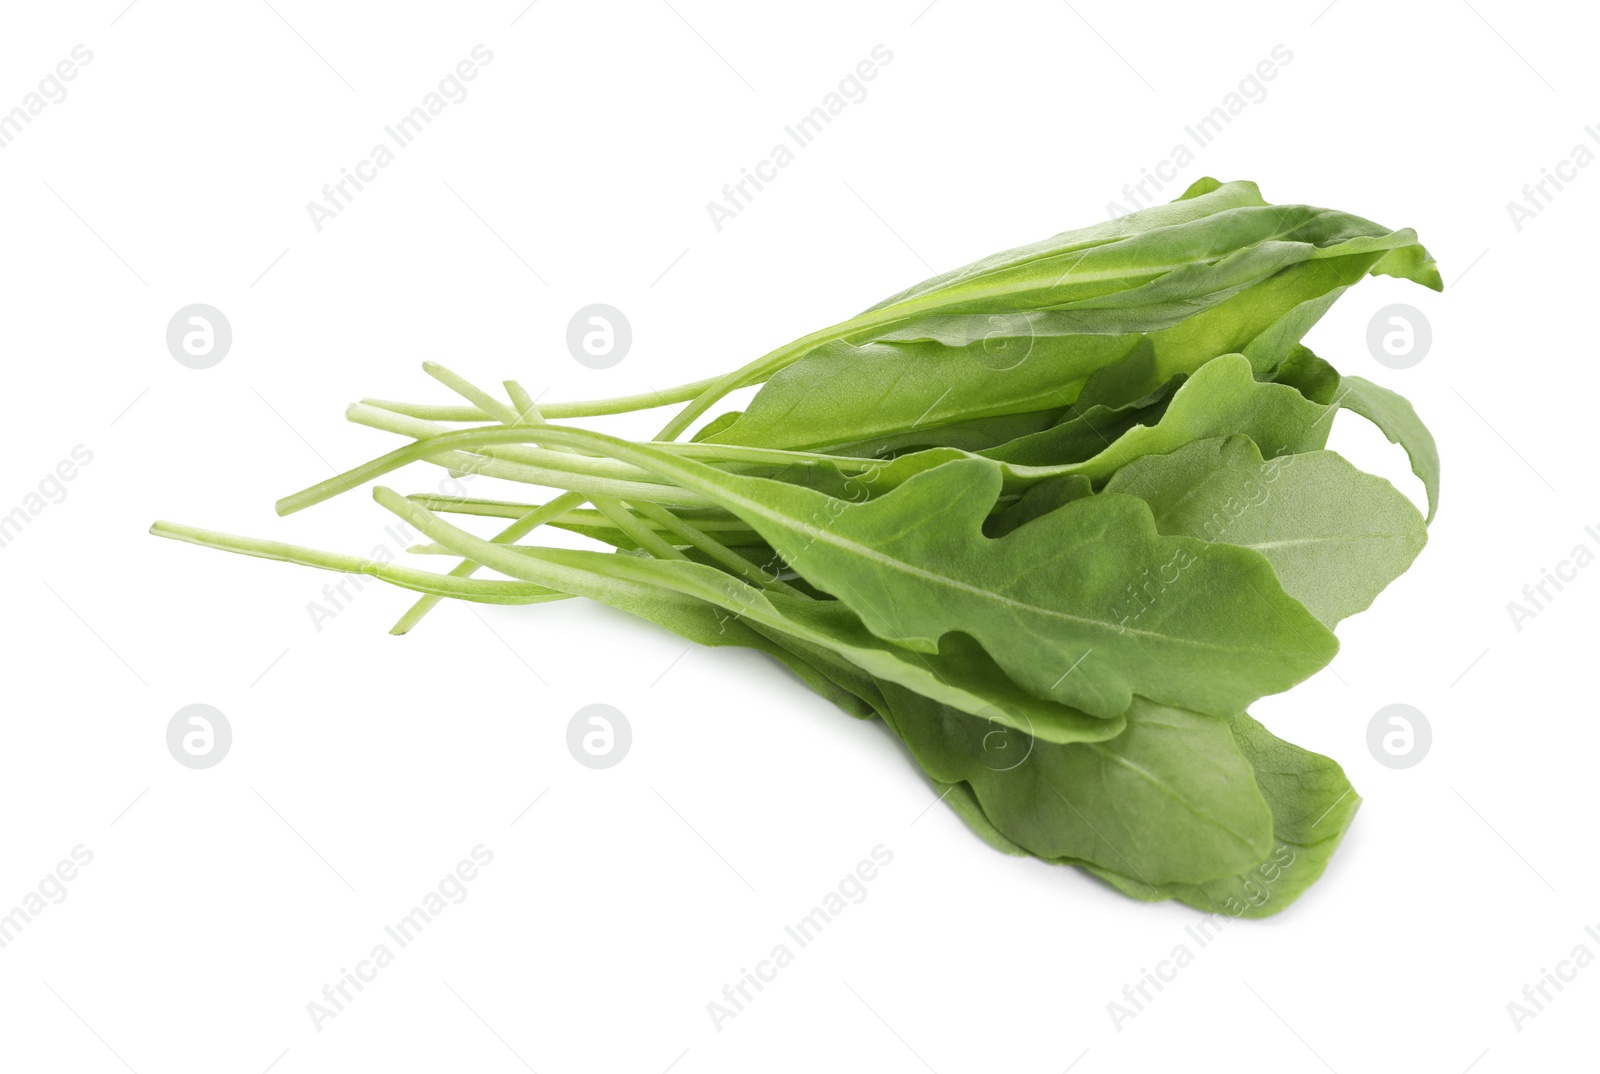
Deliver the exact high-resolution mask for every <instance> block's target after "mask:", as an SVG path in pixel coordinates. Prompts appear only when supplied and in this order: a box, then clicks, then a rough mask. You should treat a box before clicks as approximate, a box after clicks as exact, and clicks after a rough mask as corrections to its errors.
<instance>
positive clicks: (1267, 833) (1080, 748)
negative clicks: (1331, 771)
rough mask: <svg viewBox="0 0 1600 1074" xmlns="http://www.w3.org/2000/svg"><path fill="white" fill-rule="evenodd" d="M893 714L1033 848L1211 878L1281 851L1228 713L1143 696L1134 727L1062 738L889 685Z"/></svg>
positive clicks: (941, 766) (914, 742)
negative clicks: (1045, 738)
mask: <svg viewBox="0 0 1600 1074" xmlns="http://www.w3.org/2000/svg"><path fill="white" fill-rule="evenodd" d="M884 699H885V701H886V702H887V705H888V707H887V709H886V710H885V711H884V713H883V715H884V717H885V719H886V720H887V721H888V722H889V723H890V725H891V727H893V729H894V731H895V732H896V733H897V734H898V735H900V737H901V738H902V739H903V740H904V741H905V743H906V744H907V745H908V746H909V747H910V748H911V751H912V753H913V754H914V755H915V756H916V758H917V761H918V763H919V764H921V765H922V767H923V768H924V769H926V770H927V772H928V774H929V775H930V776H932V777H933V779H935V780H936V781H938V782H940V783H943V784H949V783H966V784H968V785H969V786H970V787H971V788H972V792H973V796H974V797H975V798H976V800H977V802H978V803H979V804H980V806H981V807H982V811H983V816H984V817H985V818H987V820H988V822H989V824H990V825H991V826H992V828H993V830H994V831H995V832H997V833H998V834H1000V835H1001V836H1002V837H1003V838H1004V839H1005V840H1007V841H1009V842H1011V843H1014V844H1015V845H1016V846H1018V847H1021V848H1023V849H1025V850H1026V851H1027V852H1028V853H1030V854H1034V855H1036V856H1038V857H1042V858H1046V859H1055V858H1072V859H1076V860H1078V861H1084V862H1092V863H1095V864H1098V865H1100V866H1102V867H1105V868H1109V869H1116V870H1121V871H1123V872H1126V873H1127V874H1129V875H1131V876H1135V877H1142V878H1144V880H1145V882H1146V883H1148V884H1150V885H1158V884H1170V883H1174V882H1187V883H1201V882H1204V881H1207V880H1215V879H1220V878H1223V877H1228V876H1232V875H1233V874H1235V873H1238V872H1241V871H1243V870H1245V869H1248V868H1250V867H1252V866H1254V865H1255V864H1256V863H1257V862H1259V861H1261V860H1262V859H1263V858H1264V857H1266V856H1267V854H1268V853H1270V851H1271V849H1272V823H1273V819H1272V812H1271V810H1270V809H1269V808H1268V807H1267V803H1266V801H1265V800H1264V799H1263V798H1262V796H1261V793H1260V792H1259V791H1258V790H1257V789H1256V784H1255V780H1254V775H1253V773H1252V770H1251V767H1250V764H1249V762H1248V761H1246V760H1245V758H1244V756H1243V755H1242V754H1241V753H1240V752H1239V748H1238V746H1236V745H1235V743H1234V739H1233V736H1232V735H1231V734H1230V733H1229V730H1228V725H1227V723H1226V722H1224V721H1221V720H1215V719H1211V718H1208V717H1204V716H1200V715H1197V714H1195V713H1191V712H1185V711H1183V710H1181V709H1172V708H1166V707H1163V706H1160V705H1155V704H1152V703H1150V702H1147V701H1145V700H1143V699H1138V700H1135V701H1134V703H1133V705H1132V706H1131V707H1130V708H1129V710H1128V715H1127V729H1126V730H1124V731H1123V732H1122V734H1120V735H1118V736H1117V737H1116V738H1113V739H1109V740H1106V741H1104V742H1096V743H1092V744H1090V743H1079V744H1072V745H1054V744H1051V743H1046V742H1040V741H1038V740H1036V739H1030V738H1029V737H1028V736H1027V735H1024V734H1020V733H1017V732H1012V731H1004V730H997V729H996V728H995V727H994V726H993V725H990V724H986V723H985V722H984V721H983V720H978V719H974V718H973V717H971V716H968V715H966V714H964V713H960V712H955V711H953V710H951V709H949V708H947V707H944V706H940V705H937V704H934V703H932V702H930V701H928V700H927V699H926V698H923V697H921V696H919V695H917V694H914V693H910V692H908V691H905V690H903V689H900V688H899V687H895V686H885V688H884Z"/></svg>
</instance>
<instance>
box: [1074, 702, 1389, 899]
mask: <svg viewBox="0 0 1600 1074" xmlns="http://www.w3.org/2000/svg"><path fill="white" fill-rule="evenodd" d="M1230 727H1231V729H1232V731H1233V737H1234V741H1235V742H1236V743H1237V744H1238V746H1239V750H1240V752H1241V753H1242V754H1243V756H1244V757H1245V758H1246V759H1247V760H1248V761H1249V762H1250V765H1251V768H1252V769H1253V771H1254V773H1255V781H1256V785H1257V786H1258V787H1259V788H1260V790H1261V793H1262V795H1263V796H1264V797H1265V799H1266V802H1267V805H1268V807H1269V808H1270V809H1271V811H1272V849H1271V851H1270V852H1269V853H1267V854H1266V855H1264V856H1263V857H1262V859H1261V860H1260V861H1259V862H1257V863H1255V864H1253V865H1252V866H1250V867H1247V868H1245V869H1242V870H1240V871H1239V872H1238V873H1237V874H1236V875H1234V876H1229V877H1225V878H1221V879H1215V880H1210V881H1206V882H1203V883H1199V884H1194V883H1163V882H1161V881H1155V880H1154V878H1145V879H1140V878H1138V877H1136V876H1131V875H1128V873H1127V872H1121V871H1118V870H1117V868H1116V867H1114V866H1113V867H1109V868H1108V867H1105V866H1102V865H1100V864H1098V863H1096V862H1089V861H1084V862H1081V863H1076V864H1082V865H1083V866H1084V867H1085V868H1087V869H1088V870H1089V871H1090V872H1093V873H1095V874H1096V875H1097V876H1099V877H1101V878H1102V879H1103V880H1106V881H1107V882H1108V883H1111V884H1113V885H1114V886H1116V887H1117V888H1118V889H1119V890H1121V891H1122V892H1123V893H1124V894H1127V895H1132V896H1133V897H1134V898H1138V899H1145V900H1154V899H1178V900H1179V901H1181V902H1185V903H1188V904H1189V905H1190V906H1194V907H1198V908H1199V909H1202V910H1207V911H1210V912H1212V913H1215V914H1226V915H1228V916H1229V917H1243V918H1261V917H1270V916H1271V915H1273V914H1276V913H1279V912H1280V911H1282V910H1283V909H1285V908H1286V907H1288V906H1289V905H1290V904H1291V903H1292V902H1294V901H1295V900H1296V899H1297V898H1299V897H1300V896H1301V895H1302V894H1304V893H1305V891H1306V890H1307V889H1308V888H1309V887H1310V886H1311V885H1312V884H1314V883H1315V882H1316V881H1317V879H1318V878H1319V877H1321V876H1322V874H1323V872H1324V871H1325V870H1326V869H1327V867H1328V862H1329V860H1330V859H1331V858H1332V857H1333V852H1334V851H1335V850H1336V849H1338V846H1339V842H1340V840H1342V839H1343V838H1344V833H1345V832H1346V831H1347V830H1348V829H1349V827H1350V822H1351V821H1352V820H1353V819H1354V818H1355V815H1356V810H1357V809H1358V808H1360V805H1361V796H1360V795H1358V794H1356V792H1355V788H1353V787H1351V786H1350V781H1349V780H1348V779H1347V778H1345V774H1344V770H1343V769H1342V768H1340V767H1339V765H1338V764H1337V763H1335V762H1334V761H1331V760H1329V759H1328V758H1326V757H1323V756H1321V755H1320V754H1316V753H1312V752H1311V751H1310V750H1304V749H1301V748H1300V747H1299V746H1295V745H1293V744H1292V743H1288V742H1285V741H1283V740H1282V739H1280V738H1278V737H1277V736H1275V735H1273V734H1272V733H1271V732H1270V731H1268V730H1267V729H1266V728H1265V727H1262V726H1261V725H1260V724H1259V723H1257V722H1256V721H1255V720H1253V719H1251V718H1250V717H1249V716H1238V717H1236V718H1235V719H1234V720H1232V721H1231V723H1230ZM1152 881H1153V882H1152Z"/></svg>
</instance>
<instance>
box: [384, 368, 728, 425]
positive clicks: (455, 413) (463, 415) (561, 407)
mask: <svg viewBox="0 0 1600 1074" xmlns="http://www.w3.org/2000/svg"><path fill="white" fill-rule="evenodd" d="M719 379H721V378H719V377H707V378H706V379H705V380H697V381H693V382H691V383H689V384H680V385H678V386H677V387H674V388H667V389H664V390H662V391H653V390H652V391H648V392H640V393H639V394H637V395H619V396H615V397H613V398H611V399H591V400H587V401H584V402H575V403H546V404H545V405H544V406H543V407H541V408H540V409H541V410H542V411H543V413H544V416H545V417H546V418H555V419H557V420H560V419H563V418H598V417H604V416H606V415H609V414H631V413H633V412H635V411H639V410H654V409H655V408H657V407H663V406H670V405H672V404H673V403H686V402H688V401H689V400H691V399H693V398H695V397H696V396H698V395H699V394H700V393H701V392H703V391H705V390H706V389H707V388H709V387H711V386H712V385H714V384H715V383H716V382H717V381H718V380H719ZM361 401H362V402H363V403H365V404H367V405H368V406H373V407H378V408H380V409H383V410H389V411H393V412H394V413H396V414H404V415H406V416H407V417H412V418H424V419H427V420H429V421H472V422H480V421H488V420H491V416H490V415H489V414H487V413H485V412H484V411H482V410H480V409H478V408H477V407H475V406H435V405H431V404H428V403H401V402H396V401H394V400H390V399H363V400H361Z"/></svg>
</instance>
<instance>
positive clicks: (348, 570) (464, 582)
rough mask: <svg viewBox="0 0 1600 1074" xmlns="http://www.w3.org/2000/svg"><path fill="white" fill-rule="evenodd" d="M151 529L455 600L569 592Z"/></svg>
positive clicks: (169, 527) (533, 600)
mask: <svg viewBox="0 0 1600 1074" xmlns="http://www.w3.org/2000/svg"><path fill="white" fill-rule="evenodd" d="M150 532H151V533H152V534H154V535H155V536H157V537H166V538H169V539H171V540H174V541H183V542H185V543H187V544H197V545H201V546H202V547H205V548H216V549H219V550H221V551H224V552H237V553H239V554H241V555H246V556H255V557H256V558H258V559H275V560H279V561H281V562H284V563H298V564H300V565H302V566H306V567H317V568H320V569H321V570H326V571H336V572H338V573H340V574H366V575H371V576H372V577H374V578H377V579H380V580H381V581H385V582H388V583H389V584H390V585H396V586H399V587H400V588H402V589H410V590H413V591H415V592H418V593H426V594H428V595H429V596H430V597H431V598H432V599H434V600H438V599H440V598H443V597H454V598H456V599H458V600H469V601H473V602H476V603H479V604H539V603H543V602H545V601H550V600H561V599H563V598H565V597H567V596H569V595H570V594H568V593H566V592H564V591H561V590H557V589H552V588H550V587H548V586H541V585H537V584H532V583H529V582H525V581H515V582H508V581H500V580H495V579H483V578H475V579H471V580H469V579H467V578H465V577H463V576H459V575H446V574H434V573H433V572H431V571H420V570H417V569H416V568H414V567H405V566H401V565H399V564H394V563H379V562H377V561H376V560H371V559H364V558H362V557H360V556H350V555H344V554H343V553H339V552H324V551H321V550H319V549H316V548H304V547H301V546H300V545H293V544H284V543H282V542H280V541H263V540H259V539H257V538H254V537H239V536H236V535H234V534H231V533H218V532H216V531H215V530H204V529H199V528H197V527H195V526H185V525H181V524H179V523H177V522H164V521H162V522H156V523H155V524H153V525H152V526H151V527H150Z"/></svg>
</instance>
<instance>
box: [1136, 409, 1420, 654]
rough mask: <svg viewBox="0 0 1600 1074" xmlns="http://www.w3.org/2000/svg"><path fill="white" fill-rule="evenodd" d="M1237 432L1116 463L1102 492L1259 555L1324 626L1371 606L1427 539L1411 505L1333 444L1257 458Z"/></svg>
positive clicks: (1168, 529) (1186, 530) (1168, 527)
mask: <svg viewBox="0 0 1600 1074" xmlns="http://www.w3.org/2000/svg"><path fill="white" fill-rule="evenodd" d="M1261 454H1262V453H1261V450H1260V449H1259V448H1257V447H1256V445H1255V444H1254V443H1253V442H1252V441H1251V440H1249V439H1248V438H1247V437H1244V436H1232V437H1228V438H1226V439H1222V438H1213V439H1210V440H1200V441H1197V442H1195V443H1192V444H1188V445H1186V446H1184V447H1182V448H1180V449H1178V450H1177V451H1175V452H1173V453H1172V454H1170V455H1160V456H1152V457H1147V458H1143V459H1139V460H1137V461H1135V462H1133V463H1130V464H1129V465H1128V466H1126V467H1124V468H1123V469H1121V470H1119V471H1118V472H1117V474H1116V475H1115V476H1114V477H1113V478H1112V479H1111V481H1110V482H1109V483H1108V484H1107V485H1106V491H1107V492H1108V493H1110V492H1123V493H1127V494H1128V495H1130V496H1137V497H1139V498H1140V499H1142V500H1144V501H1145V502H1146V503H1148V504H1149V505H1150V510H1151V511H1152V512H1153V514H1154V516H1155V522H1156V529H1158V530H1159V531H1161V532H1162V533H1170V534H1182V535H1184V536H1188V537H1197V538H1199V539H1201V540H1204V541H1212V542H1221V543H1225V544H1229V545H1233V546H1235V547H1239V548H1248V549H1251V550H1252V551H1256V552H1259V553H1261V554H1262V555H1263V556H1265V557H1266V559H1267V561H1268V562H1269V563H1271V564H1272V570H1273V573H1275V574H1276V575H1277V576H1278V581H1279V582H1281V583H1282V584H1283V589H1284V592H1286V593H1288V594H1289V595H1290V596H1291V597H1294V598H1295V599H1296V600H1298V601H1299V602H1300V603H1301V604H1304V605H1305V606H1306V608H1307V610H1309V611H1310V612H1311V614H1313V615H1315V616H1316V617H1317V619H1318V620H1319V621H1320V622H1321V623H1323V624H1324V625H1325V626H1327V627H1329V628H1332V627H1333V626H1334V625H1335V624H1336V623H1338V622H1339V620H1341V619H1343V618H1345V617H1346V616H1349V615H1354V614H1355V613H1356V612H1359V611H1362V610H1364V609H1366V608H1367V606H1368V605H1370V604H1371V603H1372V601H1373V599H1374V598H1376V597H1377V595H1378V594H1379V593H1381V592H1383V589H1384V587H1385V586H1387V585H1388V584H1389V583H1390V582H1392V581H1394V580H1395V579H1396V578H1398V577H1400V575H1401V574H1403V573H1405V570H1406V568H1407V567H1409V566H1411V562H1412V560H1414V559H1416V557H1417V553H1419V552H1421V551H1422V546H1423V545H1424V544H1426V543H1427V540H1428V531H1427V526H1426V525H1425V524H1424V523H1423V521H1422V516H1421V515H1420V514H1419V513H1418V512H1417V509H1416V508H1415V507H1413V506H1411V501H1410V500H1408V499H1406V498H1405V496H1404V495H1402V494H1401V493H1400V492H1399V490H1397V489H1396V488H1395V487H1394V486H1393V485H1391V484H1389V482H1387V481H1385V480H1384V479H1383V478H1381V477H1374V476H1373V475H1371V474H1368V473H1364V472H1362V471H1361V470H1358V469H1356V468H1355V467H1354V466H1352V465H1350V463H1348V462H1346V461H1345V460H1344V458H1342V457H1341V456H1339V455H1337V454H1335V453H1334V452H1331V451H1313V452H1308V453H1305V454H1300V455H1283V456H1279V457H1277V458H1274V459H1270V460H1263V459H1262V457H1261Z"/></svg>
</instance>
